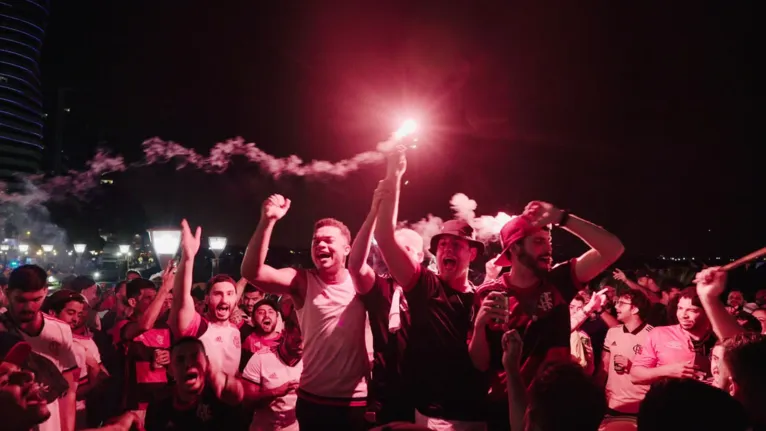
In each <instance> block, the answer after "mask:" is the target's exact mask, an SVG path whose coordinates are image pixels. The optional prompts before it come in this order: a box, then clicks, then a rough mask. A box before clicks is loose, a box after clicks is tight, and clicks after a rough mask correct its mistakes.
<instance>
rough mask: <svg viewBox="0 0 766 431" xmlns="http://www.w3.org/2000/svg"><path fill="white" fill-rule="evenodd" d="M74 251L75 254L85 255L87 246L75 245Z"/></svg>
mask: <svg viewBox="0 0 766 431" xmlns="http://www.w3.org/2000/svg"><path fill="white" fill-rule="evenodd" d="M74 251H75V253H84V252H85V244H75V245H74Z"/></svg>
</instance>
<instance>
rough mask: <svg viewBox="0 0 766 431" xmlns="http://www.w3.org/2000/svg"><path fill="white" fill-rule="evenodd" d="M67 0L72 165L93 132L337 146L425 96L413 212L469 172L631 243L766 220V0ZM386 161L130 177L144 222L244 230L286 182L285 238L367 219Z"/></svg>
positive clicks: (734, 237)
mask: <svg viewBox="0 0 766 431" xmlns="http://www.w3.org/2000/svg"><path fill="white" fill-rule="evenodd" d="M54 3H56V5H54V10H53V13H52V15H51V22H50V24H49V32H48V36H47V41H46V45H45V50H44V59H43V76H44V83H45V85H46V91H47V94H49V95H50V94H55V92H56V90H57V89H58V88H64V87H65V88H71V89H73V92H72V95H71V96H68V97H69V99H70V100H71V101H72V114H71V115H72V120H71V123H70V124H68V128H69V129H68V130H70V132H68V133H69V134H68V135H67V141H66V142H65V144H64V146H65V148H64V149H65V151H66V152H67V153H68V154H69V155H70V157H71V158H72V160H73V161H74V163H75V165H77V164H78V163H82V161H84V160H85V159H87V158H88V157H90V156H91V155H92V152H93V151H94V149H95V147H96V145H97V143H99V141H100V143H101V145H105V146H107V147H108V148H111V149H112V150H113V151H114V152H116V153H122V154H125V155H126V156H127V157H128V158H129V159H131V160H136V159H137V158H138V157H139V156H140V143H141V142H142V141H143V140H144V139H146V138H150V137H153V136H160V137H162V138H164V139H168V140H174V141H177V142H180V143H183V144H184V145H186V146H191V147H194V148H196V149H197V150H198V151H207V150H208V149H209V148H210V147H211V146H212V145H213V144H214V143H216V142H219V141H222V140H225V139H227V138H230V137H235V136H242V137H244V138H245V139H247V140H248V141H252V142H256V143H257V144H258V145H259V147H260V148H262V149H264V150H266V151H268V152H270V153H271V154H274V155H277V156H280V157H283V156H287V155H289V154H297V155H299V156H300V157H302V158H303V159H304V160H310V159H327V160H332V161H336V160H339V159H342V158H346V157H350V156H352V155H354V154H356V153H358V152H362V151H366V150H370V149H373V148H374V147H375V144H376V143H377V142H379V141H382V140H384V139H385V138H386V137H387V136H388V135H389V134H390V133H391V132H392V131H393V130H394V129H395V128H396V127H397V126H398V124H399V123H400V122H401V120H402V119H404V118H406V117H410V116H412V117H415V118H417V119H418V120H419V122H420V123H421V125H422V127H423V131H422V132H421V134H420V136H421V139H420V143H421V145H420V147H419V148H418V149H417V150H415V151H414V152H412V153H411V154H410V157H409V169H408V172H407V174H406V179H407V180H409V183H408V185H407V186H406V187H405V188H404V192H403V195H402V204H401V212H400V218H401V219H407V220H411V221H414V220H417V219H419V218H421V217H424V216H425V215H426V214H428V213H433V214H435V215H439V216H441V217H448V216H449V214H450V211H449V203H448V202H449V199H450V197H451V196H452V195H453V194H454V193H456V192H463V193H465V194H467V195H468V196H469V197H471V198H473V199H475V200H477V201H478V203H479V208H478V213H480V214H495V213H496V212H497V211H499V210H503V211H507V212H511V213H513V212H518V211H520V210H521V209H523V207H524V205H525V204H526V202H528V201H529V200H531V199H540V200H546V201H549V202H552V203H554V204H556V205H558V206H561V207H564V208H569V209H571V211H572V212H573V213H575V214H577V215H580V216H582V217H584V218H586V219H588V220H591V221H593V222H595V223H597V224H600V225H603V226H605V227H607V228H608V229H609V230H610V231H612V232H614V233H615V234H617V235H618V236H620V237H621V238H622V239H623V242H624V243H625V245H626V247H627V249H628V252H629V253H632V254H634V255H644V254H647V255H652V256H655V255H657V254H661V253H664V254H666V255H677V256H683V255H696V256H716V255H721V254H723V255H738V254H744V253H746V252H749V251H751V249H755V248H757V247H759V246H762V245H763V244H762V242H764V241H763V240H764V238H766V235H765V233H766V232H765V229H764V227H763V220H764V217H763V216H764V214H763V212H761V209H760V206H759V205H758V204H757V201H759V200H760V198H761V196H760V193H759V192H760V189H762V187H761V181H762V174H759V175H756V163H758V160H759V158H758V157H757V156H756V153H755V148H756V146H757V145H761V143H760V142H756V132H755V109H754V105H755V104H754V97H753V96H752V95H751V94H752V93H753V91H754V85H755V82H754V70H753V67H752V62H753V61H755V57H756V55H755V53H756V51H755V50H756V49H757V47H756V46H755V42H754V40H757V39H759V38H758V37H757V35H756V31H755V16H756V13H755V10H754V7H755V6H754V5H755V2H736V3H737V4H736V5H733V4H726V5H723V4H717V5H713V4H712V3H711V4H709V5H708V4H706V2H630V3H631V7H628V6H626V5H625V4H626V3H627V2H602V3H603V4H604V5H606V4H607V3H608V4H609V6H605V7H590V8H585V7H577V6H575V5H577V4H579V3H577V2H560V3H568V4H569V6H563V5H561V4H557V3H548V2H546V5H542V3H543V2H534V3H535V5H534V6H530V5H523V4H522V2H501V1H495V2H489V1H475V2H463V3H464V5H463V6H449V5H445V4H444V2H412V1H385V2H377V4H374V3H371V2H361V1H360V2H329V1H322V2H252V1H236V2H224V3H225V4H226V6H225V7H224V6H212V5H213V3H211V2H202V1H189V0H185V1H161V2H160V1H148V0H134V1H120V2H103V1H96V0H88V1H85V0H81V1H63V0H60V1H58V2H54ZM106 3H109V4H106ZM284 3H293V5H285V4H284ZM507 3H510V4H507ZM528 3H533V2H528ZM616 3H620V4H616ZM222 4H223V3H222ZM331 5H332V6H331ZM760 160H762V158H761V159H760ZM383 172H384V171H383V168H382V167H380V168H370V169H364V170H362V171H360V172H357V173H355V174H352V175H350V176H349V177H348V178H346V179H343V180H336V181H330V182H319V181H315V180H307V179H300V178H291V179H285V180H280V181H276V182H275V181H273V180H272V179H269V178H266V177H264V176H263V175H260V174H259V172H258V171H257V169H255V168H253V167H252V166H248V165H246V164H244V163H239V164H237V165H236V166H235V167H233V168H232V169H231V171H230V172H227V173H226V174H222V175H204V174H201V173H199V172H191V171H179V172H176V171H174V170H173V169H172V168H170V167H167V166H165V167H156V168H155V167H152V168H145V169H141V170H140V171H133V172H128V173H126V174H124V175H121V176H119V177H118V181H117V182H118V185H119V187H121V188H123V189H124V190H127V191H128V193H130V194H132V195H133V198H134V199H135V202H136V204H135V205H137V206H139V207H140V211H142V212H144V213H146V215H147V217H148V220H149V222H150V223H152V224H168V223H173V224H175V223H176V222H177V221H178V220H179V219H180V218H181V217H188V218H189V219H190V221H191V223H192V224H202V225H203V228H204V229H205V230H206V233H207V234H211V235H213V234H223V235H226V236H229V237H230V242H233V243H239V244H243V245H244V244H245V243H246V241H247V238H248V237H249V235H250V233H251V232H252V229H253V228H254V227H255V224H256V223H257V221H258V216H259V206H260V203H261V201H262V200H263V199H264V198H265V197H266V196H267V195H268V194H270V193H274V192H280V193H284V194H286V195H288V196H289V197H290V198H292V200H293V207H292V209H291V212H290V214H289V215H288V217H287V218H286V219H285V220H284V221H283V222H282V223H281V225H280V226H279V227H278V228H277V230H276V232H275V239H274V241H275V242H276V243H278V244H285V245H291V246H293V245H298V246H300V245H303V246H307V245H308V243H309V241H310V231H311V223H312V221H313V220H315V219H317V218H319V217H324V216H334V217H337V218H339V219H341V220H343V221H345V222H346V223H347V224H349V226H350V227H351V229H352V231H356V230H357V229H358V228H359V225H360V224H361V221H362V220H363V218H364V216H365V214H366V212H367V210H368V208H369V203H370V200H371V196H372V190H373V189H374V188H375V184H376V182H377V181H378V180H379V179H380V177H381V175H382V174H383ZM136 210H137V211H138V210H139V208H136Z"/></svg>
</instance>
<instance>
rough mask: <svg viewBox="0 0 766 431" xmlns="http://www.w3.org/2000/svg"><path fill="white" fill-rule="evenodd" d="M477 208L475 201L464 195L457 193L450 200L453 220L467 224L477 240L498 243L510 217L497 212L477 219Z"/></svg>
mask: <svg viewBox="0 0 766 431" xmlns="http://www.w3.org/2000/svg"><path fill="white" fill-rule="evenodd" d="M477 207H478V204H477V203H476V201H475V200H473V199H471V198H469V197H468V196H466V195H465V194H464V193H457V194H455V195H454V196H452V199H450V208H452V211H453V212H454V213H455V218H457V219H459V220H464V221H465V222H467V223H468V224H469V225H470V226H471V227H472V228H473V229H474V231H475V232H476V239H477V240H479V241H481V242H484V243H491V242H497V241H499V240H500V238H499V237H500V230H501V229H502V228H503V225H505V224H506V223H507V222H508V221H510V220H511V216H510V215H508V214H506V213H504V212H499V213H497V215H495V216H490V215H483V216H479V217H477V216H476V208H477Z"/></svg>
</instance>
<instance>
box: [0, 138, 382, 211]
mask: <svg viewBox="0 0 766 431" xmlns="http://www.w3.org/2000/svg"><path fill="white" fill-rule="evenodd" d="M387 142H388V141H387ZM142 149H143V152H144V159H143V160H141V161H139V162H135V163H131V164H127V163H125V160H124V158H123V157H122V156H119V155H118V156H111V155H109V154H108V153H106V152H104V151H99V152H98V153H97V154H96V155H95V157H93V159H92V160H91V161H89V162H88V163H87V165H86V169H85V170H83V171H70V172H68V173H67V174H65V175H61V176H57V177H53V178H44V177H43V176H41V175H40V176H32V177H28V178H27V179H25V187H23V191H21V192H16V193H7V192H5V190H7V187H6V186H5V184H2V183H0V202H7V203H16V204H19V205H35V204H40V203H43V202H46V201H49V200H58V199H62V198H66V197H75V198H78V199H84V198H85V196H86V195H87V194H88V192H90V191H91V190H92V189H93V188H94V187H96V186H97V185H98V184H99V182H100V179H101V176H103V175H105V174H109V173H113V172H122V171H125V170H127V169H131V168H136V167H142V166H150V165H155V164H165V163H173V164H175V167H176V169H183V168H192V169H199V170H202V171H204V172H207V173H211V174H220V173H223V172H225V171H226V170H227V169H229V167H230V166H231V163H232V160H233V159H234V158H235V157H241V158H244V159H245V160H247V161H248V162H250V163H253V164H255V165H257V166H258V167H259V168H260V169H261V171H262V172H264V173H265V174H267V175H270V176H272V177H274V178H279V177H283V176H300V177H317V178H333V177H335V178H343V177H345V176H347V175H348V174H350V173H352V172H354V171H357V170H359V169H362V168H363V167H365V166H368V165H373V164H377V163H379V162H381V161H382V160H383V159H384V155H383V154H382V153H380V152H379V151H366V152H363V153H359V154H357V155H355V156H353V157H351V158H349V159H345V160H340V161H337V162H330V161H326V160H312V161H310V162H305V161H303V160H302V159H301V158H300V157H298V156H296V155H290V156H287V157H276V156H273V155H271V154H268V153H267V152H265V151H263V150H261V149H260V148H258V147H257V146H256V145H255V144H254V143H252V142H245V140H244V139H242V138H236V139H230V140H228V141H225V142H220V143H218V144H216V145H215V146H214V147H213V148H212V149H211V150H210V153H209V155H207V156H203V155H201V154H198V153H197V152H196V151H194V150H193V149H190V148H186V147H184V146H183V145H181V144H179V143H176V142H173V141H164V140H162V139H160V138H152V139H148V140H146V141H145V142H144V143H143V144H142Z"/></svg>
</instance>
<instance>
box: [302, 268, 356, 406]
mask: <svg viewBox="0 0 766 431" xmlns="http://www.w3.org/2000/svg"><path fill="white" fill-rule="evenodd" d="M296 312H297V314H298V320H299V322H300V326H301V332H302V334H303V374H302V375H301V384H300V389H301V391H304V392H307V393H308V394H311V395H316V396H319V397H327V398H343V399H349V400H353V399H356V400H359V399H362V400H363V399H364V398H365V397H366V396H367V382H366V380H365V377H366V376H367V374H368V372H369V368H370V363H369V360H368V354H367V345H366V339H365V337H366V332H367V331H366V328H367V325H366V324H365V323H366V318H367V312H366V311H365V308H364V304H362V301H361V300H360V299H359V298H358V297H357V296H356V289H355V288H354V283H353V282H352V280H351V276H350V275H348V273H347V274H346V279H345V281H343V282H342V283H339V284H326V283H324V282H323V281H322V280H321V279H320V278H319V275H318V274H317V271H316V270H308V271H306V299H305V301H304V304H303V307H302V308H301V309H299V310H296Z"/></svg>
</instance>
